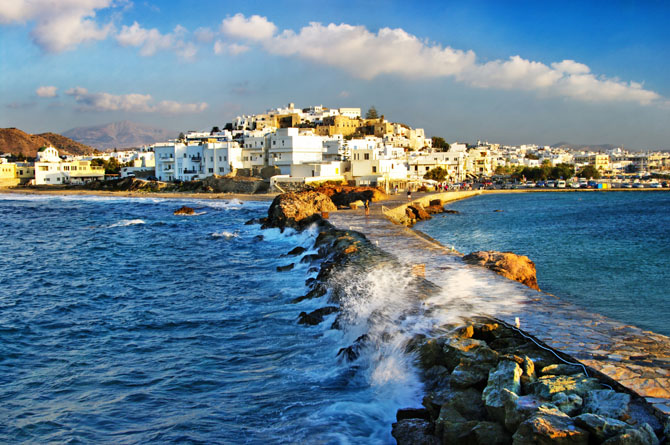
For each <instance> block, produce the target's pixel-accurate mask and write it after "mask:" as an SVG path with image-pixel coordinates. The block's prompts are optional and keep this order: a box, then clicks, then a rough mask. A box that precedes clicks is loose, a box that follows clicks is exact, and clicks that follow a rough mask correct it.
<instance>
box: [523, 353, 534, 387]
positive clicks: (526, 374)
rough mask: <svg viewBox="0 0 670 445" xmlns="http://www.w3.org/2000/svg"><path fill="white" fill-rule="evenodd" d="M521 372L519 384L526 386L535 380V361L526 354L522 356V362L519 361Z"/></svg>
mask: <svg viewBox="0 0 670 445" xmlns="http://www.w3.org/2000/svg"><path fill="white" fill-rule="evenodd" d="M520 365H521V369H522V370H523V374H522V375H521V384H522V385H524V386H528V385H530V384H531V383H533V382H534V381H535V380H537V374H536V373H535V363H533V360H531V358H530V357H528V356H527V355H524V356H523V362H522V363H520Z"/></svg>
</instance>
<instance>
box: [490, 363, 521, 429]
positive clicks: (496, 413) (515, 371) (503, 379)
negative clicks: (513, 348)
mask: <svg viewBox="0 0 670 445" xmlns="http://www.w3.org/2000/svg"><path fill="white" fill-rule="evenodd" d="M522 373H523V371H522V370H521V367H520V366H519V365H518V364H517V363H516V362H513V361H509V360H501V361H500V363H499V364H498V366H497V367H496V368H495V369H492V370H491V372H490V373H489V378H488V382H487V384H486V388H484V392H483V393H482V401H483V402H484V406H485V407H486V411H487V412H488V413H489V416H491V418H492V419H494V420H496V421H498V422H500V423H504V422H505V402H506V400H507V399H508V398H509V393H510V392H511V393H514V394H515V395H518V394H519V392H520V391H521V374H522ZM505 390H506V391H505Z"/></svg>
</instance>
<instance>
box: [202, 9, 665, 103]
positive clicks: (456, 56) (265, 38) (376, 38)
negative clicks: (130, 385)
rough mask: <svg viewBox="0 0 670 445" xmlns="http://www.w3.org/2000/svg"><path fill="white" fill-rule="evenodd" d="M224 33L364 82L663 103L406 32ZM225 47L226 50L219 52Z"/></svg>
mask: <svg viewBox="0 0 670 445" xmlns="http://www.w3.org/2000/svg"><path fill="white" fill-rule="evenodd" d="M221 32H222V33H224V34H225V35H227V36H228V37H229V38H231V39H233V40H234V39H237V40H238V41H242V42H244V43H245V44H247V45H248V44H256V45H259V46H260V47H261V48H262V49H263V50H265V51H266V52H268V53H270V54H277V55H282V56H286V57H298V58H301V59H305V60H309V61H312V62H314V63H318V64H323V65H328V66H332V67H336V68H338V69H341V70H344V71H347V72H349V73H351V74H352V75H354V76H356V77H360V78H363V79H372V78H375V77H377V76H380V75H400V76H404V77H408V78H414V79H419V78H437V77H447V78H452V79H455V80H456V81H458V82H461V83H464V84H466V85H469V86H472V87H476V88H492V89H493V88H495V89H503V90H521V91H529V92H534V93H536V94H538V95H541V96H543V97H565V98H570V99H575V100H580V101H590V102H616V101H620V102H634V103H638V104H641V105H649V104H660V103H661V102H664V101H665V100H664V99H663V97H661V96H660V95H659V94H658V93H656V92H654V91H651V90H647V89H645V88H644V86H643V85H642V84H640V83H636V82H624V81H621V80H619V79H613V78H607V77H605V76H598V75H596V74H593V73H592V72H591V69H590V68H589V67H588V66H587V65H584V64H582V63H579V62H576V61H574V60H563V61H559V62H555V63H552V64H550V65H546V64H544V63H542V62H536V61H532V60H527V59H524V58H522V57H521V56H519V55H515V56H512V57H510V58H509V59H507V60H493V61H489V62H486V63H482V62H479V61H477V58H476V55H475V53H474V52H473V51H470V50H468V51H464V50H459V49H454V48H451V47H449V46H442V45H440V44H437V43H433V42H429V41H427V40H422V39H419V38H418V37H416V36H414V35H412V34H409V33H407V32H406V31H404V30H403V29H400V28H395V29H392V28H381V29H380V30H379V31H377V32H376V33H375V32H372V31H370V30H368V29H367V28H365V27H364V26H353V25H348V24H339V25H338V24H333V23H331V24H328V25H323V24H321V23H316V22H313V23H310V24H309V25H308V26H305V27H303V28H301V29H300V30H298V31H297V32H296V31H293V30H283V31H281V32H279V31H278V30H277V27H276V26H275V25H274V24H273V23H272V22H270V21H269V20H268V19H267V18H265V17H260V16H258V15H253V16H251V17H249V18H247V17H245V16H244V15H242V14H236V15H234V16H232V17H228V18H226V19H224V20H223V22H222V24H221ZM226 45H228V46H227V47H230V45H232V43H227V44H226ZM227 47H226V46H223V44H221V46H219V49H218V51H219V52H224V50H225V48H227ZM244 48H245V50H246V49H248V47H247V46H246V45H245V46H244ZM215 52H217V46H216V45H215Z"/></svg>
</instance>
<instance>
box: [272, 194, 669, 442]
mask: <svg viewBox="0 0 670 445" xmlns="http://www.w3.org/2000/svg"><path fill="white" fill-rule="evenodd" d="M352 192H353V191H352ZM429 207H435V211H436V212H439V209H437V207H438V203H435V205H434V206H433V205H432V204H431V206H429ZM439 207H441V203H440V204H439ZM336 209H337V206H336V205H335V204H334V203H333V202H332V200H331V199H330V198H329V197H328V196H326V195H324V194H322V193H319V192H316V191H310V192H301V193H291V194H285V195H279V196H277V197H276V198H275V200H274V201H273V203H272V205H271V206H270V209H269V210H268V217H267V218H265V219H264V220H263V221H261V222H262V224H263V227H265V228H271V227H276V228H279V229H281V230H283V229H285V228H287V227H291V228H294V229H297V230H302V229H304V228H306V227H308V226H311V225H314V224H315V225H316V226H317V227H318V230H319V235H318V236H317V239H316V241H315V244H314V248H315V249H316V250H317V252H318V253H317V254H311V255H304V251H300V250H296V249H294V250H293V251H291V252H289V253H288V254H287V257H298V256H300V259H299V260H297V261H300V262H309V263H310V264H311V265H312V269H310V270H312V271H314V272H318V274H317V277H316V278H313V279H308V280H307V282H306V284H307V285H308V288H309V291H308V292H307V293H306V294H305V295H304V296H302V297H299V298H297V299H296V300H295V302H296V303H297V302H300V301H303V300H304V299H309V298H317V297H322V296H324V295H326V294H329V300H328V305H327V306H324V307H322V308H319V309H317V310H314V311H312V312H310V313H306V312H301V313H300V314H299V315H298V323H300V324H306V325H315V324H319V323H322V322H323V321H324V320H325V317H326V316H328V315H331V314H335V313H338V316H337V318H336V319H335V322H334V323H333V325H332V327H333V328H339V324H340V323H339V317H340V315H339V314H341V312H340V310H341V308H340V304H341V298H340V297H341V295H342V288H341V284H340V283H338V280H337V276H338V271H341V270H342V269H344V268H352V269H359V270H365V269H366V268H367V269H369V268H374V267H376V266H377V265H379V264H382V263H394V264H395V265H397V260H396V259H395V258H394V257H393V256H392V255H390V254H388V253H387V252H384V251H383V250H381V249H379V248H377V247H376V246H374V245H373V244H372V243H370V241H369V240H368V239H367V238H366V237H365V235H363V234H361V233H359V232H356V231H352V230H341V229H337V228H335V227H334V226H333V225H332V224H330V223H329V222H328V221H327V220H326V219H324V217H323V216H327V214H328V212H331V211H335V210H336ZM424 210H425V209H424ZM322 215H323V216H322ZM463 260H464V261H466V262H469V263H470V264H478V265H481V266H484V267H487V268H489V269H492V270H494V271H496V272H497V273H499V274H501V275H503V276H506V277H507V278H510V279H514V280H516V281H519V282H522V283H524V284H526V285H528V286H529V287H532V288H535V289H537V281H536V279H535V268H534V265H533V264H532V262H531V261H530V260H529V259H528V258H526V257H518V256H516V255H514V254H511V253H500V252H475V253H473V254H470V255H469V256H466V257H464V258H463ZM292 265H293V263H289V264H287V265H286V267H292ZM414 279H415V285H414V286H413V289H415V291H416V295H415V297H416V298H417V299H423V298H426V297H427V296H429V295H430V294H432V293H433V292H435V286H434V285H432V283H430V282H429V281H427V280H425V279H424V278H422V277H421V276H416V277H415V278H414ZM366 340H367V339H366V336H365V335H363V336H361V337H359V338H358V339H357V340H356V341H355V342H354V343H353V344H351V345H349V346H344V347H343V348H342V349H341V350H340V351H339V353H338V355H341V356H342V357H343V359H346V360H350V361H351V360H355V359H356V357H357V356H358V351H359V350H360V348H361V347H362V346H363V345H364V344H365V342H366ZM407 352H408V353H409V354H414V355H415V356H416V358H417V364H418V365H419V368H420V370H421V372H422V375H423V379H424V382H425V385H426V390H427V393H426V396H425V398H424V400H423V408H420V409H417V408H411V409H401V410H399V411H398V414H397V422H396V423H395V424H394V425H393V436H394V437H395V438H396V440H397V442H398V443H399V444H439V443H444V444H447V443H468V444H506V443H514V444H531V443H546V444H549V443H551V444H553V443H556V444H573V443H574V444H593V443H607V444H638V443H639V444H658V443H665V442H666V441H667V436H668V435H669V434H670V422H668V419H667V417H665V416H663V415H662V414H661V413H659V412H657V411H656V410H655V409H654V408H653V407H652V406H651V405H650V404H649V403H647V402H646V401H645V399H644V398H641V397H639V396H637V395H636V394H634V393H632V392H630V391H627V390H626V389H625V388H624V387H623V386H621V385H619V384H618V383H617V382H615V381H613V380H611V379H609V378H608V377H606V376H605V375H603V374H600V373H598V372H596V371H595V370H593V369H589V368H588V367H585V366H583V365H582V364H579V363H578V362H577V361H576V360H574V359H572V358H571V357H568V356H566V355H564V354H561V353H560V352H557V351H554V350H553V349H551V348H549V347H548V346H547V345H545V344H542V343H541V342H540V341H538V340H536V339H534V338H532V337H531V336H529V335H527V334H526V333H523V332H522V331H520V330H519V329H517V328H515V327H513V326H509V325H506V324H504V323H503V322H501V321H498V320H494V319H483V318H478V319H472V320H464V321H463V324H462V325H450V326H439V327H436V329H435V334H434V335H431V336H430V338H426V337H417V338H415V339H413V340H412V341H411V342H410V343H409V344H408V345H407Z"/></svg>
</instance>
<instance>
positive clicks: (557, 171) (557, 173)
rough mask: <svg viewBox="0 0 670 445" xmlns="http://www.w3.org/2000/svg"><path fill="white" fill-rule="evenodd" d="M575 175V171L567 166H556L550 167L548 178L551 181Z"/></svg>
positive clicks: (570, 166)
mask: <svg viewBox="0 0 670 445" xmlns="http://www.w3.org/2000/svg"><path fill="white" fill-rule="evenodd" d="M574 175H575V169H574V167H573V166H572V165H569V164H558V165H556V166H555V167H552V169H551V173H550V174H549V177H550V178H551V179H568V178H572V177H573V176H574Z"/></svg>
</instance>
